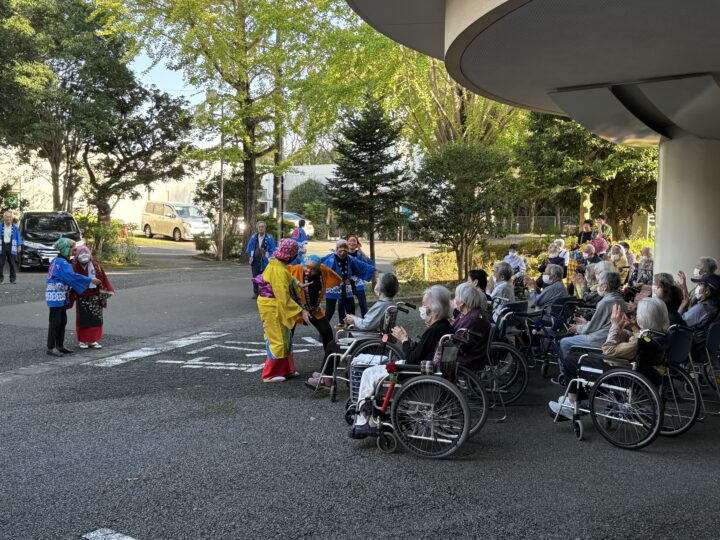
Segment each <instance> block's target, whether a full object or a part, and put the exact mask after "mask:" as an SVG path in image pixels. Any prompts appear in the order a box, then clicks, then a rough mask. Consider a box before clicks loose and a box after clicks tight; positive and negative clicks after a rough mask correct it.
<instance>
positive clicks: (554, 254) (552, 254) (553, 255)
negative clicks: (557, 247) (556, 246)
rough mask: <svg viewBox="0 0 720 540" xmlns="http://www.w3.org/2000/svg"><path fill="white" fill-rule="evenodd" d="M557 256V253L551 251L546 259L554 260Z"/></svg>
mask: <svg viewBox="0 0 720 540" xmlns="http://www.w3.org/2000/svg"><path fill="white" fill-rule="evenodd" d="M557 256H558V254H557V251H551V252H550V253H548V257H550V258H551V259H554V258H556V257H557Z"/></svg>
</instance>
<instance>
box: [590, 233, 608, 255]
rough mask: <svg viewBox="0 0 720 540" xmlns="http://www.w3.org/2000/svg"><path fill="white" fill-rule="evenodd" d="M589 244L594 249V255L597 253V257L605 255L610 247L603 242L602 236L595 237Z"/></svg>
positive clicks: (605, 241)
mask: <svg viewBox="0 0 720 540" xmlns="http://www.w3.org/2000/svg"><path fill="white" fill-rule="evenodd" d="M591 244H592V245H593V247H594V248H595V253H597V254H598V255H600V254H602V253H605V252H606V251H607V250H608V248H609V247H610V246H609V244H608V243H607V240H605V239H604V238H603V237H602V236H596V237H595V239H594V240H593V241H592V242H591Z"/></svg>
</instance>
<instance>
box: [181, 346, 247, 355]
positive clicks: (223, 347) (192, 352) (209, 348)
mask: <svg viewBox="0 0 720 540" xmlns="http://www.w3.org/2000/svg"><path fill="white" fill-rule="evenodd" d="M213 349H230V350H233V351H257V349H248V348H247V347H233V346H231V345H219V344H217V343H213V344H212V345H208V346H207V347H202V348H200V349H195V350H194V351H188V352H187V354H197V353H200V352H205V351H211V350H213Z"/></svg>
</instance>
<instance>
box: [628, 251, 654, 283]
mask: <svg viewBox="0 0 720 540" xmlns="http://www.w3.org/2000/svg"><path fill="white" fill-rule="evenodd" d="M628 262H630V261H629V260H628ZM653 264H654V257H653V249H652V248H651V247H647V246H646V247H644V248H642V250H641V251H640V260H639V261H638V262H637V263H636V264H635V265H633V268H632V270H631V271H630V277H629V279H628V285H629V286H630V287H636V288H639V287H642V286H643V285H652V279H653Z"/></svg>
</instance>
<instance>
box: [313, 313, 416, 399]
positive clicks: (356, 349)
mask: <svg viewBox="0 0 720 540" xmlns="http://www.w3.org/2000/svg"><path fill="white" fill-rule="evenodd" d="M409 309H415V306H414V305H413V304H410V303H409V302H397V303H396V304H394V305H391V306H390V307H388V309H387V311H386V312H385V315H384V317H383V323H382V326H381V329H380V331H379V332H368V331H363V330H356V329H353V328H352V327H350V328H342V329H340V330H338V332H337V334H336V335H335V343H336V345H337V347H338V349H339V351H338V352H333V353H330V354H329V355H327V358H325V362H323V366H322V369H321V370H320V373H326V372H327V369H328V368H329V367H330V365H332V368H333V369H332V382H331V384H330V400H331V401H332V402H333V403H334V402H335V401H337V383H338V381H344V382H345V383H347V384H350V377H349V373H350V369H349V366H350V362H351V361H352V359H353V358H355V357H356V356H359V355H370V356H373V357H374V356H378V357H387V360H393V359H397V358H400V357H401V355H402V349H401V348H400V347H399V345H397V344H396V343H395V342H394V340H393V337H392V336H391V334H390V332H391V330H392V328H393V327H394V326H395V325H396V323H397V316H398V312H400V311H401V312H403V313H409ZM338 370H339V371H341V372H343V373H345V374H346V376H344V377H342V376H339V375H338V374H337V373H338ZM321 380H322V377H321V378H320V380H319V381H318V384H317V385H316V386H315V390H314V392H317V391H318V390H319V389H320V387H321Z"/></svg>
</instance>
